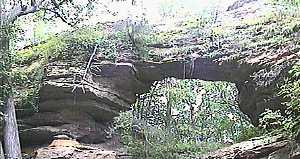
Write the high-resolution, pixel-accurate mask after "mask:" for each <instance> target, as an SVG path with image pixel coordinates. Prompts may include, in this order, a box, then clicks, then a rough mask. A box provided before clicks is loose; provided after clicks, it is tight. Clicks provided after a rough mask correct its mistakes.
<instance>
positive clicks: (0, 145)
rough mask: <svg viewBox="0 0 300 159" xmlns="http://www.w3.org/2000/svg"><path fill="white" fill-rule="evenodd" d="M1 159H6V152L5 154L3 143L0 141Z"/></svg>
mask: <svg viewBox="0 0 300 159" xmlns="http://www.w3.org/2000/svg"><path fill="white" fill-rule="evenodd" d="M0 159H5V158H4V152H3V147H2V142H1V141H0Z"/></svg>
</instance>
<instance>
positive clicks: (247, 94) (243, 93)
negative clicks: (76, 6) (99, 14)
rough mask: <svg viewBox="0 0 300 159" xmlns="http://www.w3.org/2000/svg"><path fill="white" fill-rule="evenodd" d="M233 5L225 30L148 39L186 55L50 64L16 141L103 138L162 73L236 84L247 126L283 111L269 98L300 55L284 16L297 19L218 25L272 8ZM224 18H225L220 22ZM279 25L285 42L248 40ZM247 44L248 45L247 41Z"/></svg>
mask: <svg viewBox="0 0 300 159" xmlns="http://www.w3.org/2000/svg"><path fill="white" fill-rule="evenodd" d="M236 5H237V6H232V8H231V9H228V11H226V12H224V14H222V16H221V17H219V18H218V19H217V20H216V21H217V23H216V24H215V26H214V25H213V27H216V28H217V29H224V30H226V29H227V30H230V31H231V32H230V33H228V34H229V35H226V36H223V35H222V36H221V35H220V36H216V35H207V34H204V33H203V34H202V33H199V35H198V34H197V35H196V36H195V35H194V34H192V33H189V32H186V33H185V34H184V35H182V37H181V38H180V39H175V40H173V41H171V44H170V43H168V42H166V43H162V44H153V45H149V48H151V49H152V51H153V52H155V53H157V54H164V53H166V54H167V53H169V52H174V50H175V52H176V51H178V52H179V53H178V54H180V53H182V52H183V51H186V50H180V49H179V50H176V49H178V48H186V47H192V48H190V49H189V51H192V53H189V54H183V53H182V54H180V56H178V54H176V53H175V55H174V56H169V57H167V58H165V59H161V60H159V61H153V60H152V61H137V60H127V62H128V63H127V62H126V60H125V61H123V62H122V63H121V62H117V63H115V62H108V61H100V60H99V61H97V60H94V61H93V62H92V64H91V68H90V69H88V70H85V67H86V64H85V63H84V61H83V63H79V64H72V62H71V61H55V62H51V63H49V64H48V65H47V66H46V69H45V79H44V82H43V84H42V87H41V90H40V104H39V112H38V113H35V114H34V115H33V116H31V117H24V118H23V119H22V120H21V121H20V125H21V126H22V129H21V131H20V136H21V140H22V143H23V144H33V143H37V144H45V143H50V142H51V141H52V140H53V139H54V137H55V136H57V135H67V136H69V137H70V138H72V139H74V140H76V141H78V142H80V143H101V142H104V141H105V140H106V138H107V136H108V135H109V133H110V132H109V131H110V130H109V129H108V126H107V125H106V124H105V123H107V122H108V121H111V120H112V118H113V117H114V116H117V115H118V114H119V112H121V111H125V110H128V109H129V108H130V105H131V104H133V103H134V102H135V99H136V94H140V93H143V92H146V91H147V90H148V89H149V88H150V86H151V84H152V83H153V82H154V81H157V80H162V79H164V78H166V77H176V78H179V79H200V80H209V81H228V82H232V83H235V84H236V86H237V88H238V90H239V107H240V109H241V111H242V112H244V113H245V114H247V115H248V116H249V117H250V119H251V120H252V122H253V123H254V124H257V123H258V117H259V115H260V114H261V113H262V112H263V111H264V110H265V109H266V108H270V109H283V108H284V107H282V105H281V103H280V99H279V97H278V96H276V91H277V85H278V84H279V83H280V82H282V80H283V78H284V77H286V75H287V71H288V69H289V68H290V67H291V66H292V65H293V64H294V63H295V62H296V61H298V60H299V57H300V53H299V50H300V48H299V44H298V41H299V38H297V37H296V34H295V33H297V32H299V31H300V30H299V29H300V25H299V24H300V22H299V19H298V20H297V19H292V20H290V21H296V22H297V23H295V24H290V23H287V22H286V21H285V19H284V18H282V19H277V20H276V21H274V20H272V19H271V20H268V21H263V22H262V23H263V24H262V26H260V25H256V24H255V25H250V24H244V23H243V24H240V25H235V26H231V28H218V27H219V26H220V25H222V24H223V23H236V22H240V21H242V19H243V17H245V16H249V17H254V18H257V17H259V16H261V15H262V14H263V13H264V11H263V10H264V9H270V12H273V10H272V9H273V8H272V7H270V6H269V5H266V4H264V3H263V2H262V1H260V0H248V1H245V3H243V4H242V5H238V4H236ZM240 15H243V16H240ZM226 18H227V19H226ZM228 19H229V20H231V21H230V22H225V21H226V20H228ZM290 21H289V22H290ZM298 22H299V23H298ZM286 24H290V25H288V26H289V27H290V29H291V30H289V32H288V33H286V34H287V35H284V37H286V39H285V40H284V41H280V42H278V41H276V42H275V43H271V42H268V43H255V41H258V39H262V41H267V40H270V39H264V38H265V36H269V37H270V36H271V37H272V36H273V37H276V36H282V35H281V33H278V34H277V33H273V32H271V33H269V32H268V30H267V29H266V28H268V27H267V26H269V25H272V26H273V27H276V25H278V26H280V27H281V25H286ZM213 29H214V28H213ZM226 34H227V33H226ZM269 34H272V35H269ZM239 37H244V39H239ZM212 39H213V40H212ZM236 39H238V40H236ZM250 43H251V44H253V43H255V45H254V46H252V45H251V46H249V45H247V44H250ZM297 44H298V45H297ZM204 45H205V46H204ZM206 45H208V46H206ZM203 48H204V49H203ZM82 67H83V68H82ZM59 142H60V141H59ZM282 144H285V142H284V143H282ZM279 145H280V144H279ZM57 151H61V150H57V149H55V148H53V147H47V148H45V149H43V150H40V151H39V152H38V155H39V156H42V157H40V158H43V157H44V158H47V157H45V155H43V154H44V152H45V153H46V154H47V153H49V154H51V155H54V154H61V153H60V152H57ZM78 151H82V150H78V147H75V148H74V147H71V148H70V147H68V148H67V149H66V151H64V152H62V153H66V154H65V155H70V154H73V158H76V157H77V158H78V157H79V158H81V156H77V155H76V153H77V152H78ZM90 151H91V152H92V153H91V154H93V155H95V154H96V153H98V152H96V150H90ZM97 151H98V150H97ZM109 156H110V154H109ZM112 156H113V155H112ZM51 157H52V156H51ZM52 158H53V157H52ZM56 158H61V156H57V157H56ZM71 158H72V157H71Z"/></svg>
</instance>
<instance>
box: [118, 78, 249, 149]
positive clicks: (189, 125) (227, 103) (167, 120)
mask: <svg viewBox="0 0 300 159" xmlns="http://www.w3.org/2000/svg"><path fill="white" fill-rule="evenodd" d="M116 123H117V125H118V126H117V128H120V130H122V131H121V134H122V133H123V134H124V133H125V134H129V133H128V132H124V130H125V129H122V125H123V126H124V125H127V126H129V125H130V127H131V130H129V129H127V130H128V131H131V132H130V133H131V136H133V137H134V138H135V139H139V138H140V137H141V136H146V138H147V140H149V142H151V143H155V142H158V143H161V142H172V141H170V139H171V140H174V141H175V142H181V143H191V142H193V143H195V144H202V143H203V142H205V143H214V144H215V145H220V146H221V145H224V144H226V145H227V144H232V143H236V142H240V141H243V140H247V139H249V138H250V137H253V136H252V134H251V133H253V132H252V131H254V126H253V125H252V124H251V120H250V119H249V118H248V116H247V115H245V114H244V113H243V112H241V110H240V109H239V106H238V89H237V87H236V85H235V84H234V83H230V82H224V81H203V80H197V79H183V80H182V79H181V80H179V79H176V78H166V79H163V80H161V81H156V82H154V83H153V85H152V87H151V88H150V90H149V91H148V92H147V93H144V94H141V95H138V98H137V101H136V103H135V104H133V105H132V108H131V110H129V111H127V112H124V113H121V114H120V116H119V117H117V120H116ZM121 124H122V125H121ZM136 137H138V138H136ZM142 138H143V137H142ZM164 140H166V141H164ZM216 148H217V147H216ZM218 148H219V147H218Z"/></svg>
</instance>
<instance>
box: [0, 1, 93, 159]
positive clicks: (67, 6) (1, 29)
mask: <svg viewBox="0 0 300 159" xmlns="http://www.w3.org/2000/svg"><path fill="white" fill-rule="evenodd" d="M80 3H83V2H80ZM91 5H92V1H86V4H84V5H83V4H79V3H78V4H76V3H75V2H74V1H72V0H31V1H29V0H9V1H6V0H0V61H1V62H0V82H1V83H0V84H1V86H0V87H1V92H0V95H1V99H0V102H1V103H0V105H1V106H2V107H3V112H4V114H3V119H4V130H3V131H4V133H3V134H4V135H3V137H4V150H5V154H6V155H5V158H6V159H19V158H22V156H21V148H20V141H19V135H18V126H17V120H16V113H15V106H14V102H13V99H14V98H13V82H12V79H11V69H12V64H13V51H12V48H10V46H12V45H11V42H12V35H13V34H14V31H13V27H14V23H15V21H16V20H17V18H19V17H21V16H25V15H28V14H31V13H36V12H38V11H43V12H45V13H47V15H48V17H50V18H53V17H58V18H60V19H61V20H62V21H63V22H65V23H67V24H69V25H71V26H74V25H76V24H77V23H78V22H79V21H81V20H82V17H83V16H85V15H87V14H88V12H85V11H84V9H83V7H88V8H93V7H91ZM71 15H74V16H71ZM1 145H2V144H0V146H1ZM0 157H1V155H0Z"/></svg>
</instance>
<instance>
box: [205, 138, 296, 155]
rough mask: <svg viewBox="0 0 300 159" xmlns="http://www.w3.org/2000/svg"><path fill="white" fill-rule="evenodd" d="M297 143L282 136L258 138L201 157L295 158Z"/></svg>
mask: <svg viewBox="0 0 300 159" xmlns="http://www.w3.org/2000/svg"><path fill="white" fill-rule="evenodd" d="M298 146H299V145H297V144H295V143H292V142H291V141H289V140H286V139H285V138H284V137H282V136H274V137H268V138H260V139H259V138H258V139H253V140H252V141H245V142H241V143H238V144H234V145H232V146H230V147H226V148H223V149H220V150H217V151H215V152H212V153H209V154H207V155H203V156H201V157H200V158H201V159H227V158H237V159H297V158H299V148H298Z"/></svg>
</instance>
